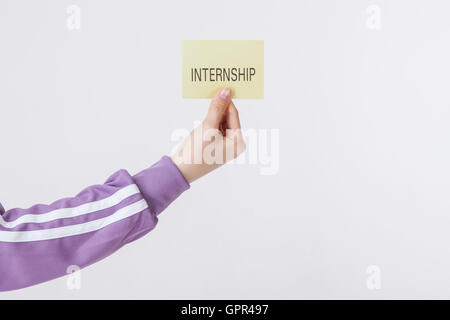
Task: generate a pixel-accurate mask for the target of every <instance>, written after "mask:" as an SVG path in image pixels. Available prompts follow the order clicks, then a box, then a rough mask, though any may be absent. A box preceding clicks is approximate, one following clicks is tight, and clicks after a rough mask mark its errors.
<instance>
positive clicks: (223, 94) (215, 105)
mask: <svg viewBox="0 0 450 320" xmlns="http://www.w3.org/2000/svg"><path fill="white" fill-rule="evenodd" d="M230 102H231V89H230V88H223V89H222V90H220V91H219V92H218V93H216V95H215V96H214V98H213V99H212V101H211V104H210V106H209V110H208V114H207V115H206V118H205V123H206V124H208V125H209V126H210V127H211V128H216V129H218V128H219V125H220V123H221V122H222V119H223V117H224V114H225V112H226V110H227V108H228V106H229V104H230Z"/></svg>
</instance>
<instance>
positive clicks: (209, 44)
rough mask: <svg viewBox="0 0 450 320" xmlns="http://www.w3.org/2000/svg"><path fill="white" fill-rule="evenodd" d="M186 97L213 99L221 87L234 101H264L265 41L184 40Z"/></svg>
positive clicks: (184, 92)
mask: <svg viewBox="0 0 450 320" xmlns="http://www.w3.org/2000/svg"><path fill="white" fill-rule="evenodd" d="M182 56H183V67H182V68H183V74H182V79H183V98H212V97H213V95H214V94H215V93H216V92H217V91H218V90H219V89H220V88H222V87H229V88H231V89H232V91H233V98H237V99H263V98H264V41H263V40H183V41H182Z"/></svg>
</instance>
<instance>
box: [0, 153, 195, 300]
mask: <svg viewBox="0 0 450 320" xmlns="http://www.w3.org/2000/svg"><path fill="white" fill-rule="evenodd" d="M188 188H189V184H188V183H187V182H186V180H185V179H184V177H183V176H182V175H181V173H180V172H179V171H178V169H177V167H176V166H175V165H174V164H173V162H172V161H171V160H170V158H168V157H163V158H162V159H161V160H160V161H158V162H157V163H156V164H155V165H153V166H152V167H150V168H148V169H146V170H144V171H142V172H140V173H138V174H137V175H135V176H130V175H129V174H128V172H127V171H125V170H120V171H118V172H116V173H115V174H113V175H112V176H111V177H110V178H109V179H108V180H107V181H106V182H105V184H103V185H96V186H91V187H88V188H86V189H84V190H83V191H82V192H81V193H79V194H78V195H77V196H75V197H73V198H66V199H61V200H59V201H56V202H54V203H52V204H51V205H35V206H33V207H31V208H29V209H12V210H9V211H6V212H5V211H4V210H3V209H2V208H0V214H1V215H0V291H6V290H14V289H19V288H23V287H27V286H30V285H33V284H37V283H40V282H44V281H48V280H51V279H54V278H57V277H60V276H63V275H65V274H66V271H67V268H68V267H69V266H71V265H76V266H78V267H80V268H83V267H85V266H87V265H90V264H92V263H94V262H96V261H98V260H100V259H103V258H104V257H106V256H108V255H110V254H111V253H113V252H114V251H116V250H117V249H119V248H120V247H122V246H123V245H125V244H127V243H129V242H131V241H134V240H136V239H138V238H140V237H142V236H143V235H145V234H146V233H148V232H149V231H150V230H152V229H153V228H154V227H155V226H156V223H157V221H158V219H157V216H158V214H159V213H161V211H163V210H164V209H165V208H166V207H167V206H168V205H169V204H170V203H171V202H172V201H173V200H175V199H176V198H177V197H178V196H179V195H180V194H181V193H182V192H183V191H185V190H187V189H188Z"/></svg>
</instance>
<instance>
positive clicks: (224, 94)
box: [219, 88, 231, 100]
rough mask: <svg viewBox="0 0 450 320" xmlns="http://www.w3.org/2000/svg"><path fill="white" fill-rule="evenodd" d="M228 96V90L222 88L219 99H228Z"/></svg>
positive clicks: (229, 92) (229, 91)
mask: <svg viewBox="0 0 450 320" xmlns="http://www.w3.org/2000/svg"><path fill="white" fill-rule="evenodd" d="M230 94H231V90H230V88H223V89H222V90H221V91H220V93H219V97H220V98H222V99H224V100H226V99H228V98H229V97H230Z"/></svg>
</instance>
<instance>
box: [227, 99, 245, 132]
mask: <svg viewBox="0 0 450 320" xmlns="http://www.w3.org/2000/svg"><path fill="white" fill-rule="evenodd" d="M226 122H227V129H240V128H241V121H240V120H239V112H238V111H237V109H236V107H235V105H234V103H233V101H231V102H230V104H229V105H228V113H227V116H226Z"/></svg>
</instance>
